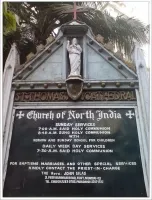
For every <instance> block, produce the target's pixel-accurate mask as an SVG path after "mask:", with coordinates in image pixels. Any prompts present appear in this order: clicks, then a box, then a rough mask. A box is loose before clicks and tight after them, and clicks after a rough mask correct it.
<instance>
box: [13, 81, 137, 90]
mask: <svg viewBox="0 0 152 200" xmlns="http://www.w3.org/2000/svg"><path fill="white" fill-rule="evenodd" d="M138 87H139V84H138V81H137V80H132V79H130V80H129V79H128V80H123V81H122V80H115V81H114V80H113V81H106V80H105V81H94V80H92V81H91V80H88V81H87V80H84V84H83V89H90V90H96V89H101V90H107V89H119V90H120V89H131V88H132V89H133V88H134V89H137V88H138ZM12 88H13V90H33V89H34V90H66V83H65V82H47V81H46V82H27V81H19V80H18V81H14V82H13V83H12Z"/></svg>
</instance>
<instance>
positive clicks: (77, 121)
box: [3, 108, 147, 197]
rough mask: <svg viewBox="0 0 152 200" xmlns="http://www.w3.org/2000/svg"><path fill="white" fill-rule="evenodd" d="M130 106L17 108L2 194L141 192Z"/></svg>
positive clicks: (142, 185) (142, 194) (142, 184)
mask: <svg viewBox="0 0 152 200" xmlns="http://www.w3.org/2000/svg"><path fill="white" fill-rule="evenodd" d="M135 115H136V114H135V110H134V109H133V108H130V109H129V108H121V109H120V108H119V109H118V108H109V109H105V108H104V109H102V108H91V109H89V108H85V109H82V108H81V109H80V108H75V109H72V108H71V109H35V110H34V109H33V110H17V111H16V113H15V120H14V127H13V133H12V139H11V146H10V151H9V158H8V167H7V172H6V177H5V183H4V191H3V196H4V197H146V196H147V194H146V189H145V182H144V176H143V169H142V163H141V156H140V148H139V140H138V132H137V126H136V116H135Z"/></svg>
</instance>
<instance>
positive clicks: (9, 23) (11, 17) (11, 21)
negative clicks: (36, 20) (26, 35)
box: [3, 2, 16, 36]
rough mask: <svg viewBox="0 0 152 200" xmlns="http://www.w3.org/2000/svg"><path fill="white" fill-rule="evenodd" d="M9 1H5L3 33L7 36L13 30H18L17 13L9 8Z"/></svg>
mask: <svg viewBox="0 0 152 200" xmlns="http://www.w3.org/2000/svg"><path fill="white" fill-rule="evenodd" d="M7 4H8V3H7V2H3V34H4V35H5V36H6V35H8V34H10V33H11V32H12V31H16V18H15V14H14V13H13V12H12V11H10V10H8V5H7Z"/></svg>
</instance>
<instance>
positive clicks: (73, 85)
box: [66, 38, 83, 100]
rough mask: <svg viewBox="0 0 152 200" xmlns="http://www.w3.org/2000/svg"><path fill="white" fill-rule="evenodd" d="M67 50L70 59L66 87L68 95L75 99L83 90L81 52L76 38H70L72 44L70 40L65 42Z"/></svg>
mask: <svg viewBox="0 0 152 200" xmlns="http://www.w3.org/2000/svg"><path fill="white" fill-rule="evenodd" d="M67 51H68V53H69V61H70V74H69V76H68V78H67V79H66V88H67V93H68V95H69V97H70V98H71V99H72V100H77V99H78V98H79V97H80V96H81V94H82V90H83V79H82V77H81V70H82V69H81V53H82V48H81V46H80V45H79V44H78V42H77V39H76V38H73V39H72V44H71V45H70V41H69V40H68V43H67Z"/></svg>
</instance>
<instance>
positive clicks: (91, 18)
mask: <svg viewBox="0 0 152 200" xmlns="http://www.w3.org/2000/svg"><path fill="white" fill-rule="evenodd" d="M106 4H107V2H103V1H101V2H78V3H77V8H78V9H79V10H82V11H83V10H85V11H86V10H87V12H84V13H79V14H78V16H77V19H78V20H79V21H83V22H85V23H86V24H87V25H88V26H90V27H91V28H92V31H93V33H94V34H95V35H97V34H101V35H102V36H103V37H104V39H105V42H108V41H112V42H113V43H114V44H115V45H116V46H117V48H118V49H120V50H123V51H124V52H125V54H126V56H130V52H131V50H132V48H133V46H134V44H135V42H136V41H138V42H139V43H140V44H141V45H143V44H145V43H147V40H148V38H147V35H146V27H145V25H144V24H143V23H142V22H141V21H139V20H138V19H136V18H128V17H126V16H123V15H121V16H118V17H117V18H113V17H112V16H111V15H110V14H109V13H107V12H106V11H104V10H103V8H104V7H105V6H106ZM10 8H11V10H12V11H13V12H14V13H16V14H17V15H18V16H19V18H20V28H19V30H17V31H16V35H14V37H12V38H10V40H11V42H12V41H16V43H17V44H18V48H19V50H20V53H21V58H22V60H21V63H23V62H25V58H26V55H27V54H28V53H29V52H31V51H33V52H34V53H35V51H36V50H35V49H36V45H38V44H40V43H43V44H45V40H46V38H47V37H48V36H49V35H50V34H55V33H54V29H55V28H57V27H60V26H61V25H62V24H64V23H66V22H69V21H71V20H72V19H73V15H72V14H67V13H66V11H67V10H72V9H73V2H64V3H62V2H11V3H10Z"/></svg>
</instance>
